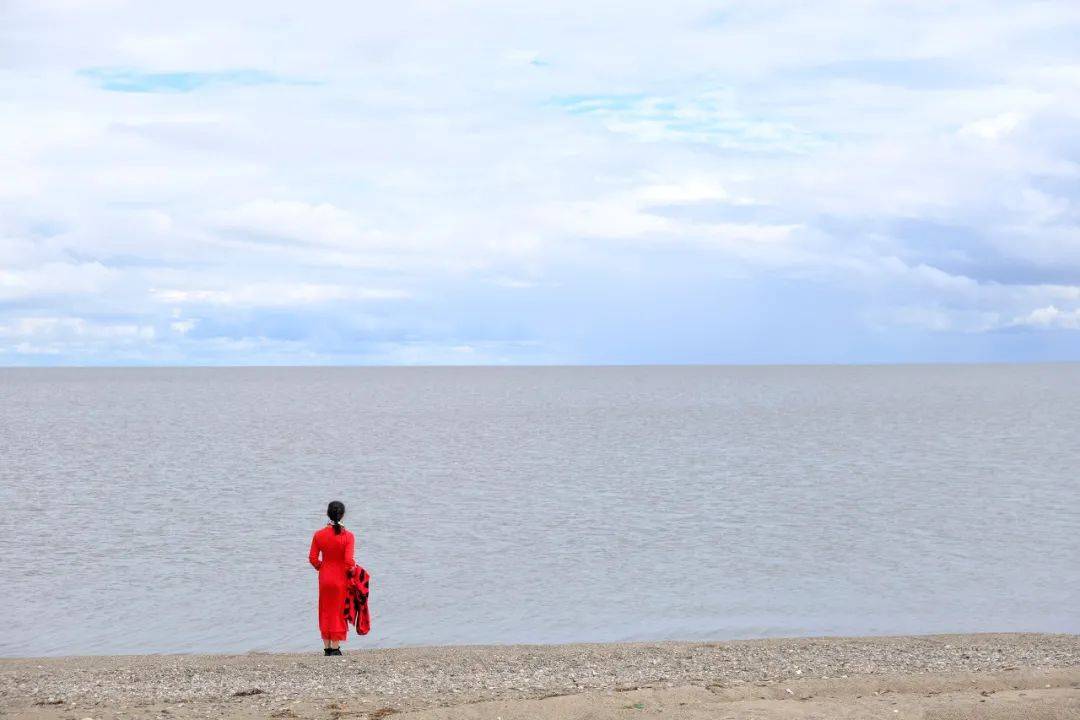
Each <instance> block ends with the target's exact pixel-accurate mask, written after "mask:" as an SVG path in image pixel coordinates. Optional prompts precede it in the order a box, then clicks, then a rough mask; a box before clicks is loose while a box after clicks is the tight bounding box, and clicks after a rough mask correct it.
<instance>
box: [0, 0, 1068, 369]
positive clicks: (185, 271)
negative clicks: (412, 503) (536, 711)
mask: <svg viewBox="0 0 1080 720" xmlns="http://www.w3.org/2000/svg"><path fill="white" fill-rule="evenodd" d="M1078 37H1080V3H1077V2H1075V1H1074V0H1068V1H1063V2H1035V3H1032V2H994V1H992V0H980V1H977V2H950V3H941V2H910V1H907V2H855V1H851V2H822V3H806V4H803V3H790V2H770V1H768V0H754V1H752V2H743V3H716V2H714V3H699V2H692V1H691V2H677V3H656V2H647V3H635V2H619V3H602V4H601V3H588V2H586V3H582V2H573V3H563V2H560V1H558V0H555V1H550V2H548V1H545V2H539V3H536V2H533V3H523V2H521V3H506V2H498V3H496V2H492V3H446V4H442V3H428V2H416V3H413V2H396V3H383V4H369V3H353V2H341V3H315V4H310V3H309V4H304V3H296V2H272V1H271V2H267V1H265V0H260V2H220V1H216V2H202V1H199V0H194V1H193V0H187V1H185V2H183V3H179V2H177V3H173V2H152V3H148V2H124V1H122V0H111V1H110V0H101V1H98V2H92V1H90V0H87V1H85V2H83V1H77V0H64V1H60V0H27V1H25V2H24V1H22V0H15V1H14V2H12V0H8V1H7V2H5V3H0V107H2V111H0V365H23V364H31V365H32V364H177V363H179V364H189V363H190V364H222V363H227V364H247V363H255V364H278V363H289V364H320V363H342V364H350V363H377V364H397V363H439V364H446V363H641V362H736V363H742V362H890V361H898V362H902V361H935V360H943V361H955V360H992V361H998V360H1068V359H1071V360H1076V359H1080V162H1078V161H1080V130H1078V128H1080V125H1078V123H1080V42H1077V38H1078Z"/></svg>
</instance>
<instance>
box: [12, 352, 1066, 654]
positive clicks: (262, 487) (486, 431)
mask: <svg viewBox="0 0 1080 720" xmlns="http://www.w3.org/2000/svg"><path fill="white" fill-rule="evenodd" d="M1078 438H1080V365H1041V366H1040V365H1028V366H916V367H771V368H719V367H716V368H711V367H685V368H670V367H664V368H660V367H657V368H543V369H541V368H509V369H494V368H485V369H480V368H476V369H451V368H431V369H359V368H348V369H346V368H331V369H322V368H296V369H268V368H258V369H56V370H15V369H0V577H2V583H0V623H2V624H0V654H2V655H45V654H91V653H129V652H135V653H138V652H173V651H181V652H186V651H192V652H219V651H248V650H300V649H310V648H312V647H317V646H319V638H318V629H317V620H316V613H315V595H316V576H315V572H314V571H313V570H312V569H311V568H310V567H309V566H308V565H307V560H306V554H307V548H308V544H309V542H310V539H311V533H312V532H313V531H314V530H316V529H318V528H319V527H320V526H321V525H322V524H323V522H324V519H323V511H324V510H325V507H326V502H327V501H328V500H330V499H332V498H340V499H342V500H344V501H345V502H346V504H347V505H348V507H349V514H348V516H347V518H346V525H348V526H349V527H350V528H351V529H353V531H354V532H356V534H357V539H358V547H357V552H358V560H359V561H360V562H361V563H362V564H364V565H365V566H366V567H367V568H368V569H369V570H370V571H371V572H372V574H373V576H374V582H373V588H372V601H373V609H374V615H373V627H374V631H373V633H372V635H370V636H369V637H368V638H365V639H363V640H362V641H359V642H358V641H356V640H355V639H354V640H352V641H350V646H351V647H362V646H373V645H381V646H393V645H411V644H442V643H509V642H564V641H594V640H596V641H616V640H642V639H661V638H672V639H675V638H683V639H693V638H736V637H752V636H776V635H811V634H814V635H818V634H878V633H921V632H937V631H980V630H1041V631H1066V632H1080V611H1078V610H1077V608H1080V480H1078V478H1080V440H1078Z"/></svg>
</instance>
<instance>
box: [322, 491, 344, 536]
mask: <svg viewBox="0 0 1080 720" xmlns="http://www.w3.org/2000/svg"><path fill="white" fill-rule="evenodd" d="M326 517H328V518H330V522H331V523H333V525H334V534H335V535H340V534H341V518H343V517H345V503H343V502H341V501H340V500H334V501H333V502H331V503H330V504H329V505H327V506H326Z"/></svg>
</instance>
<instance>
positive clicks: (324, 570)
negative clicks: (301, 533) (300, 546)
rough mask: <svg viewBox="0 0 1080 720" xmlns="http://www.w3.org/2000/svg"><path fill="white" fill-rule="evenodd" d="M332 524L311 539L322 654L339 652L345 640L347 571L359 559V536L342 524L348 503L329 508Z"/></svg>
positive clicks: (346, 629)
mask: <svg viewBox="0 0 1080 720" xmlns="http://www.w3.org/2000/svg"><path fill="white" fill-rule="evenodd" d="M326 516H327V517H328V518H330V524H329V525H327V526H326V527H324V528H323V529H322V530H319V531H318V532H316V533H315V536H314V537H312V538H311V552H309V553H308V562H310V563H311V566H312V567H314V568H315V569H316V570H318V571H319V631H320V632H321V633H322V639H323V654H324V655H340V654H341V648H340V647H338V643H340V642H342V641H343V640H345V636H346V635H347V634H348V625H347V624H346V623H345V592H346V590H345V589H346V583H347V582H348V581H347V574H348V573H349V572H351V571H352V569H353V566H354V565H356V561H355V560H353V549H354V548H355V546H356V538H355V537H353V534H352V533H351V532H349V531H348V530H346V529H345V526H344V525H342V524H341V518H343V517H345V505H344V504H343V503H340V502H338V501H337V500H335V501H333V502H332V503H330V505H329V506H328V507H327V508H326Z"/></svg>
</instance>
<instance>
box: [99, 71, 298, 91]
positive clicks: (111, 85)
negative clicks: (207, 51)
mask: <svg viewBox="0 0 1080 720" xmlns="http://www.w3.org/2000/svg"><path fill="white" fill-rule="evenodd" d="M79 75H81V76H82V77H85V78H89V79H90V80H93V81H94V82H96V83H97V84H98V87H100V88H101V89H102V90H108V91H110V92H129V93H186V92H192V91H194V90H199V89H201V88H205V87H208V86H214V85H218V86H220V85H233V86H237V85H238V86H253V85H276V84H281V83H289V84H293V82H292V81H287V80H284V79H282V78H280V77H278V76H277V75H274V74H273V73H268V72H265V71H263V70H250V69H243V70H220V71H215V72H143V71H141V70H132V69H130V68H87V69H85V70H80V71H79Z"/></svg>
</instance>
